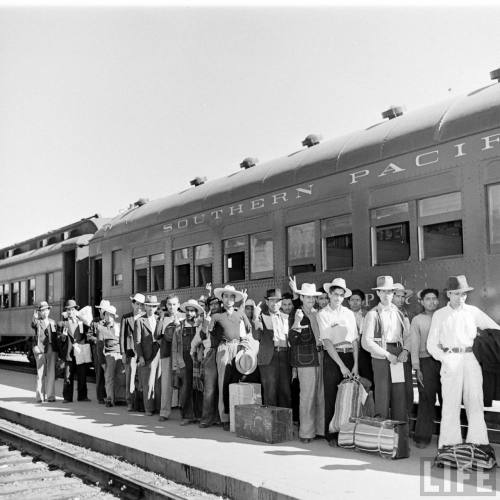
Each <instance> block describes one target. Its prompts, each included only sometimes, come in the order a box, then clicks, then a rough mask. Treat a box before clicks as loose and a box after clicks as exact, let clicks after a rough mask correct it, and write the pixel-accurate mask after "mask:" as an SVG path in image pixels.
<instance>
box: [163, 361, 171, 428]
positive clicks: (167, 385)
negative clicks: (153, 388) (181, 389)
mask: <svg viewBox="0 0 500 500" xmlns="http://www.w3.org/2000/svg"><path fill="white" fill-rule="evenodd" d="M160 371H161V376H160V383H161V404H160V416H161V417H165V418H169V417H170V414H171V413H172V391H173V387H172V358H171V357H170V356H169V357H168V358H160Z"/></svg>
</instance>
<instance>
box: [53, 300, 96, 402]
mask: <svg viewBox="0 0 500 500" xmlns="http://www.w3.org/2000/svg"><path fill="white" fill-rule="evenodd" d="M64 310H65V312H66V313H67V318H66V319H65V320H64V321H61V322H60V323H59V324H58V332H59V344H60V352H59V354H60V357H61V358H62V359H63V360H64V363H65V366H64V385H63V397H64V402H65V403H71V402H72V401H73V383H74V377H75V373H76V381H77V394H78V396H77V399H78V401H90V399H89V398H88V396H87V363H86V362H81V363H77V362H76V358H75V345H76V344H78V348H79V349H81V351H82V352H83V351H84V346H85V347H88V350H89V351H90V346H89V345H88V341H87V333H88V327H87V326H86V325H84V323H83V321H79V320H78V318H77V312H78V305H77V303H76V302H75V301H74V300H68V301H66V305H65V307H64ZM89 354H90V353H89ZM89 360H90V356H89Z"/></svg>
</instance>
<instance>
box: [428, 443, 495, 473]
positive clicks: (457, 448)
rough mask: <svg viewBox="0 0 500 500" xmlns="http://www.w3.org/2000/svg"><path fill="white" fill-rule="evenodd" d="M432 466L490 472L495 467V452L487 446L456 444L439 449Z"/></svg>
mask: <svg viewBox="0 0 500 500" xmlns="http://www.w3.org/2000/svg"><path fill="white" fill-rule="evenodd" d="M434 465H436V466H438V467H444V466H448V467H452V468H453V469H459V470H491V469H493V468H494V467H496V465H497V461H496V457H495V451H494V450H493V448H492V447H491V446H490V445H489V444H487V445H477V444H472V443H463V444H456V445H453V446H443V448H439V450H438V453H437V455H436V458H435V459H434Z"/></svg>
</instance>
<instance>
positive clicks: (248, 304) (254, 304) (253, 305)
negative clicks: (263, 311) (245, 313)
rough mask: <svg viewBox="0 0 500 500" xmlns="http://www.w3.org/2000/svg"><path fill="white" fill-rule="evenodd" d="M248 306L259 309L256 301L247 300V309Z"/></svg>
mask: <svg viewBox="0 0 500 500" xmlns="http://www.w3.org/2000/svg"><path fill="white" fill-rule="evenodd" d="M247 306H251V307H257V304H256V303H255V300H253V299H247V300H245V307H247Z"/></svg>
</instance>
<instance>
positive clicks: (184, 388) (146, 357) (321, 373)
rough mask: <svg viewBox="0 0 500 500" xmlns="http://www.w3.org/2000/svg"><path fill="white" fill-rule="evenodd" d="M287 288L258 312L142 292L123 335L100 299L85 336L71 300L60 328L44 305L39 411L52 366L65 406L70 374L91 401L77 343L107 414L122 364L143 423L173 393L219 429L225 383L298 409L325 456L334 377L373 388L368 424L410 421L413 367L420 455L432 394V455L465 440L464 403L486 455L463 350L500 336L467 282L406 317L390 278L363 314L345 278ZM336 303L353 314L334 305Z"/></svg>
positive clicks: (380, 282) (219, 299) (224, 417)
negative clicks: (257, 387)
mask: <svg viewBox="0 0 500 500" xmlns="http://www.w3.org/2000/svg"><path fill="white" fill-rule="evenodd" d="M290 288H291V291H292V294H282V292H281V290H280V289H278V288H273V289H270V290H268V291H267V292H266V295H265V297H264V304H262V303H261V302H259V303H258V304H256V303H255V301H253V300H252V299H248V297H247V294H246V291H239V290H236V289H235V288H234V287H233V286H231V285H226V286H224V287H220V288H216V289H215V290H214V291H213V294H210V296H209V297H201V298H200V299H198V300H195V299H190V300H188V301H185V302H183V303H182V304H181V303H180V300H179V298H178V296H177V295H175V294H173V295H169V296H168V297H167V298H166V300H165V301H163V306H164V307H163V308H162V307H160V306H161V305H162V304H161V303H160V302H159V301H158V299H157V297H155V296H151V295H149V296H144V295H142V294H140V293H137V294H135V295H134V296H133V297H130V299H131V309H132V310H131V311H130V312H129V313H127V314H125V315H124V316H123V317H122V319H121V322H120V324H119V323H118V321H117V314H116V309H115V307H114V306H112V305H111V304H110V303H109V301H102V302H101V304H100V305H99V309H100V311H101V316H102V317H101V318H100V319H99V320H97V321H94V322H92V323H91V324H90V325H89V324H85V323H84V322H83V321H81V320H80V319H79V318H78V315H77V306H76V303H75V302H74V301H68V302H67V304H66V308H65V310H66V312H67V318H66V319H65V320H64V321H62V322H60V323H59V324H57V325H56V323H55V321H54V320H52V319H50V318H49V312H50V306H49V305H48V304H47V303H46V302H42V303H41V304H40V306H39V308H38V311H37V317H36V318H34V321H33V325H32V326H33V328H34V329H35V332H36V335H35V347H34V353H35V356H36V359H37V368H38V377H37V391H36V397H37V400H39V401H41V400H42V394H45V390H44V389H43V387H42V383H43V380H44V379H43V377H42V375H43V374H44V373H45V374H46V379H47V400H48V401H54V400H55V394H54V372H55V362H56V359H57V356H58V355H59V357H60V358H61V360H62V362H64V365H65V367H64V368H65V372H64V373H65V374H64V390H63V396H64V401H65V402H70V401H72V399H73V378H74V376H75V374H76V377H77V382H78V391H77V393H78V400H81V401H88V396H87V390H86V382H85V377H86V368H85V367H86V364H85V363H79V362H78V361H79V359H78V358H79V356H80V361H81V359H82V356H83V357H84V358H83V359H86V358H85V351H86V349H85V348H83V347H82V346H84V345H86V344H90V345H92V346H93V353H94V360H95V362H96V378H97V396H98V399H99V400H100V401H102V402H105V403H106V404H107V405H108V406H111V405H113V404H114V381H115V380H116V373H117V367H118V366H122V367H123V366H124V368H125V386H126V387H125V393H126V396H125V397H126V402H127V405H128V408H129V410H134V409H135V408H136V407H137V397H138V394H142V402H143V406H144V411H145V412H146V415H153V414H154V413H155V412H156V411H158V410H159V419H160V421H165V420H167V419H169V417H170V415H171V406H172V393H173V388H174V387H177V388H178V389H179V406H180V407H181V417H182V419H181V422H180V423H181V425H188V424H191V423H194V422H197V423H199V426H200V427H202V428H204V427H209V426H211V425H214V424H218V423H219V422H220V423H221V424H222V426H223V427H224V429H226V430H228V429H229V385H230V384H231V383H234V382H238V381H240V380H244V381H249V382H259V383H261V386H262V395H263V402H264V404H265V405H270V406H283V407H292V406H293V405H294V404H296V405H297V406H298V415H299V438H300V439H301V441H303V442H309V441H311V440H312V439H314V438H316V437H318V436H324V437H325V438H326V439H327V441H328V443H329V444H330V445H332V446H334V445H335V444H336V441H337V434H335V433H331V432H330V431H329V424H330V421H331V420H332V418H333V415H334V412H335V403H336V398H337V392H338V386H339V384H340V382H342V380H343V379H347V378H353V379H358V377H359V376H362V377H364V378H366V379H368V380H369V381H370V382H371V383H372V385H373V387H374V400H375V414H376V415H377V416H379V417H381V418H384V419H389V418H390V419H393V420H398V421H404V422H407V421H408V418H409V414H410V411H411V408H412V406H413V381H412V380H413V377H412V369H413V370H415V373H416V378H417V382H418V390H419V406H418V415H417V424H416V428H415V435H414V439H415V442H416V445H417V446H419V447H425V446H427V445H428V444H429V443H430V441H431V437H432V432H433V425H434V424H433V421H434V411H435V403H436V396H438V397H439V399H440V402H442V421H441V432H440V437H439V447H442V446H446V445H454V444H458V443H460V442H461V441H462V437H461V432H460V405H461V402H462V400H463V403H464V405H465V408H466V410H467V416H468V421H469V431H468V436H467V441H468V442H471V443H474V444H479V445H483V444H484V445H485V444H488V436H487V432H486V425H485V422H484V414H483V399H482V398H483V396H482V375H481V368H480V365H479V363H478V361H477V360H476V358H475V356H474V354H473V352H472V346H473V343H474V340H475V338H476V336H477V329H478V328H480V329H484V328H491V329H495V330H500V326H499V325H497V324H496V323H495V322H494V321H493V320H492V319H491V318H489V317H488V316H487V315H486V314H484V313H483V312H482V311H480V310H479V309H478V308H476V307H474V306H470V305H468V304H466V303H465V300H466V298H467V293H468V292H469V291H471V290H472V288H471V287H470V286H469V285H468V283H467V280H466V278H465V277H464V276H454V277H450V278H449V280H448V283H447V284H446V295H447V298H448V304H447V305H446V306H445V307H443V308H441V309H439V310H437V307H438V304H439V292H438V290H437V289H434V288H426V289H424V290H421V291H420V292H419V293H418V294H417V299H418V301H419V304H420V305H421V306H422V309H423V311H422V312H421V313H420V314H418V315H416V316H415V317H414V318H412V319H411V318H410V316H409V315H408V313H407V311H406V308H405V300H406V298H407V297H408V296H409V294H410V293H411V291H409V290H407V289H405V287H404V286H403V285H401V284H399V283H394V281H393V279H392V277H391V276H380V277H378V278H377V282H376V286H375V287H374V288H373V290H374V291H375V292H376V294H377V296H378V299H379V303H378V305H376V306H375V307H373V308H372V309H370V310H369V311H368V312H366V313H365V312H364V310H363V307H362V306H363V303H364V301H365V295H364V293H363V292H362V291H361V290H351V289H349V288H348V287H347V284H346V282H345V280H344V279H343V278H335V279H333V280H332V281H331V282H328V283H324V284H323V286H322V288H320V289H317V288H316V285H314V284H310V283H303V284H302V286H301V288H300V289H299V288H298V287H297V284H296V281H295V280H294V279H290ZM210 292H211V289H210ZM345 300H348V305H349V307H346V306H344V305H343V304H344V301H345ZM285 301H286V302H287V304H286V307H283V306H284V304H285ZM288 302H289V303H288ZM285 310H286V312H285ZM410 319H411V321H410ZM101 370H102V371H103V372H101V373H100V371H101ZM102 374H104V377H102ZM103 378H104V384H103V383H102V379H103ZM294 378H297V379H298V381H299V387H300V392H299V394H298V396H297V392H294V391H292V380H293V379H294ZM103 385H104V387H103Z"/></svg>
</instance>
